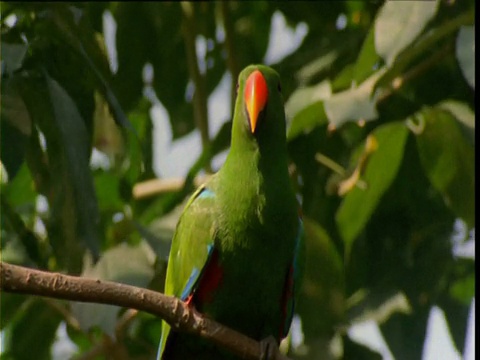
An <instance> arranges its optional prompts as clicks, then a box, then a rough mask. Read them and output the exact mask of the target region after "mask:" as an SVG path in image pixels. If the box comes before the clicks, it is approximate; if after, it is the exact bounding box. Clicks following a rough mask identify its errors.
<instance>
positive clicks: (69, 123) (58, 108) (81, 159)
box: [45, 74, 99, 256]
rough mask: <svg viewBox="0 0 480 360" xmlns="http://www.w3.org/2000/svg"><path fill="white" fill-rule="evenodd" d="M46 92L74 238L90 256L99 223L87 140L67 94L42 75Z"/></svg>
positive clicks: (94, 251) (95, 248) (95, 249)
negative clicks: (71, 205)
mask: <svg viewBox="0 0 480 360" xmlns="http://www.w3.org/2000/svg"><path fill="white" fill-rule="evenodd" d="M45 78H46V83H47V89H48V92H49V94H50V98H51V99H52V108H53V115H54V121H55V126H57V128H58V131H59V134H58V135H59V137H60V138H59V139H58V140H59V141H60V142H61V143H62V147H63V149H64V151H65V153H64V156H65V161H66V164H65V165H66V170H67V171H68V179H69V181H70V185H71V186H72V188H73V195H74V199H75V210H76V216H78V227H77V231H78V235H79V237H80V239H81V240H82V241H84V242H85V243H86V245H87V246H88V248H89V249H90V250H91V251H92V254H93V255H94V256H98V253H99V239H98V235H97V231H98V229H97V226H98V221H99V214H98V206H97V198H96V195H95V189H94V186H93V179H92V176H91V172H90V167H89V163H88V154H89V153H90V148H89V143H90V142H89V138H88V133H87V129H86V128H85V123H84V122H83V119H82V118H81V116H80V114H79V112H78V110H77V107H76V105H75V103H74V102H73V100H72V99H71V98H70V96H69V95H68V94H67V92H66V91H65V90H64V89H63V88H62V87H61V86H60V85H59V84H58V83H57V82H56V81H55V80H54V79H52V78H50V77H49V76H48V75H47V74H45Z"/></svg>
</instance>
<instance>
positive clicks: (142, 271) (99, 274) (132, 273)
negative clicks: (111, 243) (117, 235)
mask: <svg viewBox="0 0 480 360" xmlns="http://www.w3.org/2000/svg"><path fill="white" fill-rule="evenodd" d="M154 262H155V254H154V253H153V251H152V250H151V248H150V247H149V246H148V245H147V244H146V243H145V242H141V243H140V244H139V245H137V246H130V245H127V244H120V245H118V246H116V247H114V248H111V249H109V250H107V251H106V252H105V253H104V254H103V255H102V257H101V258H100V260H99V261H98V262H97V263H96V264H95V265H93V266H92V265H91V264H89V262H87V263H86V264H85V266H84V271H83V273H82V276H84V277H89V278H98V279H102V280H108V281H115V282H119V283H122V284H128V285H134V286H138V287H147V285H148V283H149V282H150V281H151V279H152V278H153V275H154V270H153V265H154ZM71 306H72V312H73V314H74V316H75V318H76V319H78V321H79V323H80V327H81V328H82V329H83V330H85V331H87V330H89V329H91V328H92V327H94V326H98V327H99V328H100V329H102V330H103V331H104V332H105V333H106V334H108V335H110V336H114V335H115V325H116V323H117V314H118V311H119V310H120V308H119V307H118V306H112V305H104V304H87V303H77V302H72V303H71Z"/></svg>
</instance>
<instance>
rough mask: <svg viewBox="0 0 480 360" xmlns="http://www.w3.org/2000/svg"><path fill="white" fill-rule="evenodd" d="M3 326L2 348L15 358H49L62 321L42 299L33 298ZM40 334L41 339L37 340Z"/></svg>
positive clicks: (39, 359) (41, 359)
mask: <svg viewBox="0 0 480 360" xmlns="http://www.w3.org/2000/svg"><path fill="white" fill-rule="evenodd" d="M17 315H18V317H15V319H14V321H13V322H12V323H11V324H9V326H7V328H5V338H6V341H5V346H4V347H3V346H2V347H3V349H2V350H4V351H5V352H6V353H7V354H8V355H9V356H11V357H12V358H13V359H16V360H23V359H25V360H30V359H32V356H34V357H35V359H38V360H43V359H45V360H48V359H51V346H52V344H53V342H54V340H55V334H56V331H57V328H58V325H59V324H60V321H62V318H61V315H60V313H59V312H58V311H57V310H55V309H54V308H53V307H51V306H48V305H47V304H46V303H45V301H44V300H42V299H35V300H34V301H32V302H31V303H30V304H29V306H27V307H26V308H24V309H23V311H22V312H21V313H18V312H17ZM39 334H41V341H39Z"/></svg>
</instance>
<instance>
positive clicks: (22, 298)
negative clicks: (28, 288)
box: [0, 249, 29, 330]
mask: <svg viewBox="0 0 480 360" xmlns="http://www.w3.org/2000/svg"><path fill="white" fill-rule="evenodd" d="M2 250H3V249H2ZM2 260H3V254H2ZM3 261H5V260H3ZM28 299H29V296H28V295H23V294H10V293H7V292H2V296H0V312H1V314H2V316H1V317H0V330H3V329H4V328H5V327H6V326H8V325H9V324H10V323H11V322H12V321H13V320H14V319H15V316H17V315H18V313H17V312H19V311H21V308H22V306H24V304H25V302H26V301H27V300H28Z"/></svg>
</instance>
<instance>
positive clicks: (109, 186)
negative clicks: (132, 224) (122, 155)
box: [94, 172, 123, 212]
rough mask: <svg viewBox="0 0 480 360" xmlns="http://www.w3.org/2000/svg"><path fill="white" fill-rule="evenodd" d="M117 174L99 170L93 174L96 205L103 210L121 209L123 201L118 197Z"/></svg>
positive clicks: (118, 181)
mask: <svg viewBox="0 0 480 360" xmlns="http://www.w3.org/2000/svg"><path fill="white" fill-rule="evenodd" d="M119 183H120V180H119V178H118V177H117V176H115V175H114V174H111V173H107V172H101V173H98V174H96V175H95V177H94V184H95V192H96V193H97V194H98V195H97V198H98V207H99V209H100V210H101V211H102V212H103V211H106V210H107V211H121V210H122V208H123V201H122V199H121V198H120V193H119V185H120V184H119Z"/></svg>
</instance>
